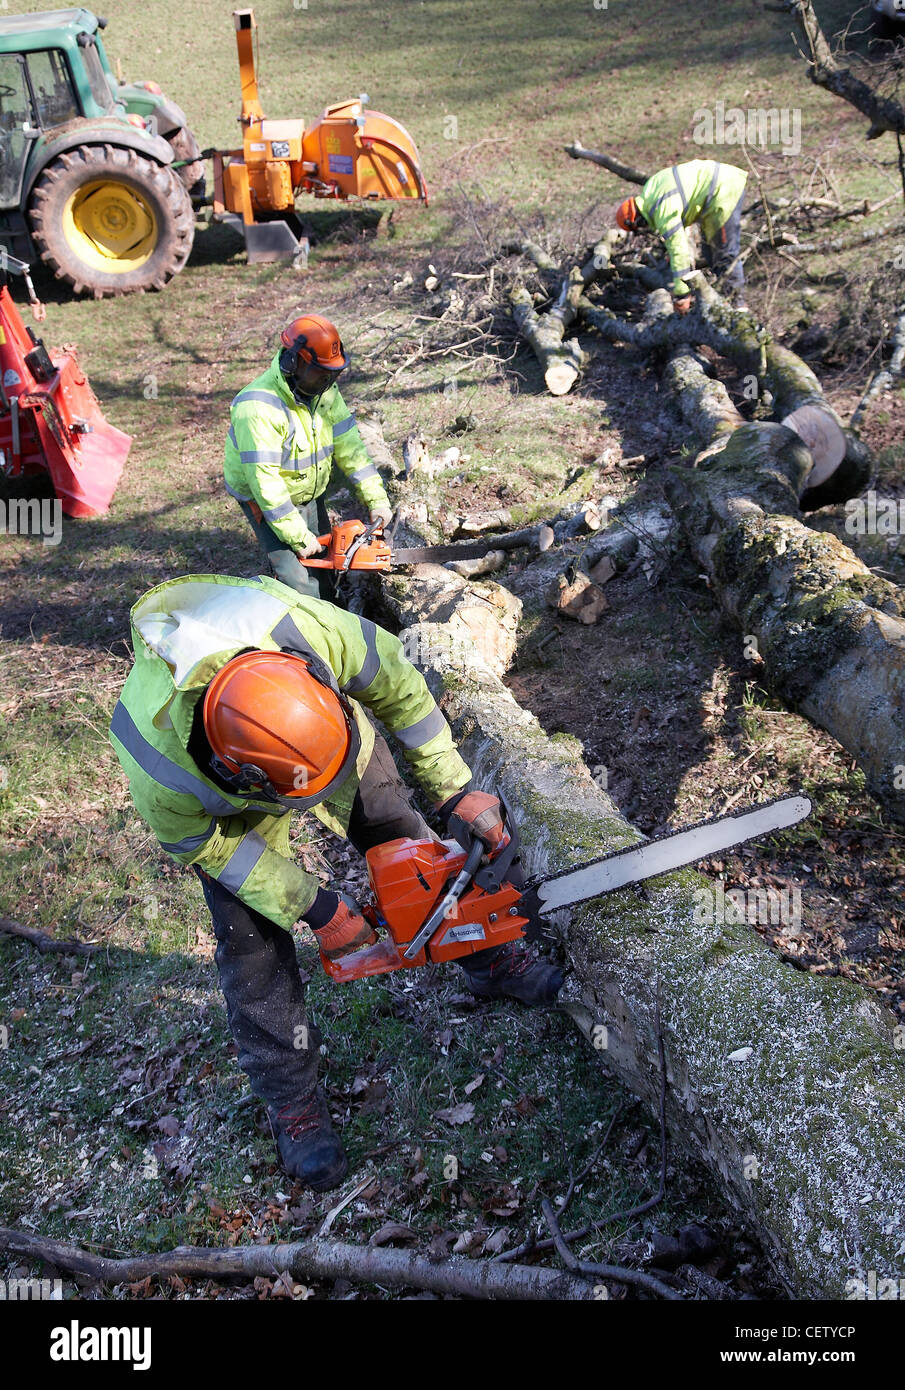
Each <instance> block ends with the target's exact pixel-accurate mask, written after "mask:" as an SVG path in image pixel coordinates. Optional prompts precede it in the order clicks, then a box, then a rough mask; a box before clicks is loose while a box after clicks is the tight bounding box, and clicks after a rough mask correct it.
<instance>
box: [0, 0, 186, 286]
mask: <svg viewBox="0 0 905 1390" xmlns="http://www.w3.org/2000/svg"><path fill="white" fill-rule="evenodd" d="M105 24H106V21H105V20H103V19H98V18H97V16H96V15H93V14H92V13H91V12H90V11H89V10H84V9H71V10H53V11H50V12H48V13H45V14H23V15H15V16H11V17H9V18H5V19H3V18H0V261H2V257H3V253H4V250H6V251H8V252H9V253H11V254H12V255H14V256H17V257H19V258H20V259H21V260H25V261H31V262H34V261H35V260H38V259H40V260H42V261H44V262H45V263H46V264H47V265H48V266H50V267H51V269H52V270H53V271H54V272H55V274H56V275H57V277H58V278H59V279H62V280H67V281H68V282H69V283H70V284H71V285H72V286H73V288H74V289H75V290H76V291H77V292H80V291H86V292H88V293H90V294H93V295H94V296H95V298H97V299H100V298H102V297H103V296H104V295H117V294H128V293H130V292H131V291H135V290H150V289H162V288H163V286H164V285H165V284H166V283H167V281H168V280H170V279H171V278H172V277H173V276H174V275H175V274H176V272H177V271H179V270H181V269H182V267H183V266H184V265H185V263H186V261H187V260H188V257H189V252H190V251H191V249H192V240H193V237H194V233H195V214H194V207H193V204H194V205H196V206H197V205H200V204H201V203H202V202H203V201H204V164H203V161H202V160H201V151H200V149H199V147H198V143H197V141H196V139H195V137H194V135H193V134H192V132H191V131H190V130H189V128H188V125H187V123H186V118H185V115H184V113H183V112H182V111H181V110H180V108H179V107H178V106H177V105H176V104H175V103H174V102H172V101H170V100H169V99H168V98H167V97H166V96H164V95H163V93H162V92H161V90H160V88H159V87H158V86H157V84H156V83H154V82H136V83H131V84H130V83H123V82H119V81H117V78H116V77H115V75H114V73H113V70H112V68H111V67H110V64H109V62H108V60H107V55H106V53H105V51H104V45H103V42H102V40H101V35H100V30H101V29H103V28H104V27H105Z"/></svg>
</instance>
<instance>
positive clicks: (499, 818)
mask: <svg viewBox="0 0 905 1390" xmlns="http://www.w3.org/2000/svg"><path fill="white" fill-rule="evenodd" d="M437 810H438V812H439V814H440V819H441V820H442V821H443V824H444V825H445V826H446V828H447V829H448V830H449V832H450V834H451V835H453V836H455V834H456V830H457V829H458V828H459V827H467V828H468V830H469V831H470V832H471V834H472V835H473V836H475V837H476V838H477V839H479V840H483V842H484V844H485V845H486V846H487V848H488V849H496V848H497V847H498V846H499V845H500V844H502V841H503V814H502V811H501V810H500V803H499V799H498V798H497V797H495V796H490V795H489V794H488V793H487V792H457V793H456V795H455V796H451V797H449V798H448V799H447V800H446V801H444V802H442V803H441V804H440V805H439V806H438V807H437Z"/></svg>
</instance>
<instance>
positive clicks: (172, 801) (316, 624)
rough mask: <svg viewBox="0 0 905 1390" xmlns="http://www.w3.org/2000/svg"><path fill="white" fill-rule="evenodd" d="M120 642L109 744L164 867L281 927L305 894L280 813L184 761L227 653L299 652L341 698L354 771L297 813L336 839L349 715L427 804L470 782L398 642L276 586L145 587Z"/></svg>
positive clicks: (198, 580) (207, 577)
mask: <svg viewBox="0 0 905 1390" xmlns="http://www.w3.org/2000/svg"><path fill="white" fill-rule="evenodd" d="M132 646H133V650H134V653H135V664H134V666H133V667H132V670H131V672H130V674H129V677H128V679H127V681H126V684H125V686H124V687H123V692H122V695H121V696H120V699H119V703H118V704H117V706H116V708H115V710H114V712H113V720H112V722H111V725H110V739H111V742H112V744H113V747H114V749H115V750H116V754H117V757H118V758H119V760H120V762H121V763H122V765H123V768H124V769H125V772H126V775H127V777H128V779H129V786H130V790H131V793H132V800H133V801H134V803H135V807H136V809H137V811H138V813H139V815H140V816H142V818H143V819H144V820H145V821H147V823H148V825H149V826H150V827H151V829H152V830H153V832H154V834H155V835H156V836H157V838H158V840H159V841H160V843H161V845H162V847H163V848H164V849H165V850H166V851H167V853H168V854H170V855H172V857H173V858H174V859H176V860H177V862H179V863H180V864H197V865H198V866H199V867H200V868H201V869H203V870H205V871H206V872H207V873H209V874H210V875H211V876H212V877H213V878H216V879H217V880H218V882H220V883H222V884H223V886H224V887H225V888H228V889H229V891H230V892H232V893H235V894H236V896H237V897H239V898H240V899H241V900H242V902H244V903H245V904H246V905H247V906H248V907H250V908H253V909H255V910H256V911H258V912H261V913H263V915H264V916H265V917H269V918H270V920H271V921H273V922H276V923H278V925H279V926H281V927H286V928H289V927H291V926H292V924H293V923H294V922H296V921H298V919H299V918H300V917H303V916H304V914H305V912H306V910H307V909H308V908H309V907H310V906H311V904H312V902H313V901H314V898H315V895H316V893H317V889H318V887H319V884H318V880H317V878H316V877H315V876H314V875H313V874H309V873H307V872H306V871H305V870H304V869H303V868H301V866H300V865H299V864H297V863H296V861H295V859H294V858H293V855H292V852H291V850H290V847H289V819H290V818H289V814H288V812H287V811H285V810H284V809H283V807H282V806H278V805H274V803H273V802H268V801H266V800H263V799H262V800H255V799H254V798H248V797H241V796H237V795H233V794H231V793H230V792H228V791H225V790H223V789H222V788H221V787H220V786H219V785H218V784H217V783H216V782H214V781H213V780H212V779H211V778H210V777H209V776H207V775H206V774H205V773H204V772H203V771H202V770H201V768H200V767H199V766H198V764H197V763H196V762H195V760H194V759H193V758H192V757H191V755H190V753H189V751H188V745H189V741H190V737H191V734H192V725H193V720H194V717H195V710H196V706H197V704H198V701H199V699H200V698H201V697H202V695H203V693H204V690H205V688H206V687H207V685H208V684H209V682H210V681H211V679H212V678H213V676H214V675H215V674H216V672H217V671H218V670H220V668H221V667H222V666H225V664H226V662H227V661H229V660H230V659H231V658H232V657H234V656H235V655H237V653H238V652H240V651H242V650H244V649H246V648H249V647H252V648H260V649H263V650H265V651H278V650H282V651H292V652H296V653H298V654H301V655H304V656H308V657H310V656H311V654H312V652H313V653H314V655H315V657H317V658H319V659H320V661H321V662H322V664H323V666H324V667H325V673H326V675H327V677H328V678H330V677H331V673H332V678H333V679H335V681H336V685H337V688H338V689H339V690H342V691H343V692H344V693H345V695H346V696H347V697H349V699H350V701H351V704H352V708H353V712H354V715H355V721H356V726H357V729H358V734H359V737H360V740H361V746H360V749H359V751H358V754H357V757H356V759H355V765H354V768H353V769H352V771H351V772H350V774H349V776H348V777H347V779H346V780H345V781H344V782H343V783H342V785H341V786H339V787H338V788H337V789H336V790H335V791H334V792H333V793H332V794H331V795H330V796H329V799H328V800H326V801H321V802H319V803H317V804H313V805H310V804H309V805H307V807H306V808H307V809H311V810H312V811H313V812H314V814H315V815H316V816H317V817H318V819H319V820H320V821H322V822H323V824H324V825H326V826H328V827H329V829H331V830H334V831H335V832H336V833H337V834H340V835H344V834H345V833H346V831H347V829H348V825H349V816H350V813H351V809H352V802H353V800H354V798H355V792H356V790H357V788H358V784H359V780H360V778H361V775H362V774H363V772H364V769H365V767H366V766H367V764H368V760H369V759H370V756H371V752H372V750H373V747H374V730H373V728H372V726H371V723H370V721H369V719H368V717H367V715H366V714H365V711H364V709H363V708H362V706H367V708H368V709H371V710H373V712H374V714H375V715H376V716H377V717H378V719H380V720H381V722H382V723H383V724H384V726H385V727H386V728H387V729H388V730H389V731H390V732H391V733H392V734H393V735H394V736H395V738H396V739H397V740H398V741H399V743H400V744H401V745H402V748H403V752H404V755H405V758H406V760H407V762H408V763H409V765H410V766H411V768H412V771H413V773H414V775H415V777H416V778H417V780H418V782H419V784H420V785H421V787H422V788H423V789H424V791H425V792H426V793H427V795H428V796H429V797H430V799H431V800H432V801H435V802H440V801H444V800H446V799H447V797H450V796H453V795H454V794H455V793H456V792H457V791H460V790H461V789H462V787H464V786H465V785H466V783H467V782H468V781H469V780H470V777H471V773H470V771H469V769H468V767H467V765H466V764H465V763H464V762H463V760H462V758H461V757H460V756H459V754H458V752H457V751H456V749H455V746H454V744H453V739H452V733H451V731H450V728H449V725H448V724H447V722H446V720H445V719H444V717H443V714H442V713H441V711H440V710H439V709H438V707H437V705H436V704H435V702H434V698H433V696H432V695H431V693H430V691H429V690H428V688H427V685H426V684H425V681H424V677H423V676H422V675H421V673H420V671H418V670H417V669H416V668H415V667H414V666H413V665H412V664H411V663H410V662H409V661H407V660H406V659H405V657H404V656H403V653H402V644H401V642H400V641H399V640H398V638H396V637H394V636H393V635H392V634H391V633H389V632H386V631H385V630H384V629H383V628H380V627H377V626H376V625H375V624H374V623H372V622H370V621H369V620H368V619H367V618H358V617H356V616H355V615H354V614H352V613H347V612H345V611H344V610H343V609H341V608H337V607H335V605H333V604H331V603H325V602H323V601H322V600H320V599H315V598H305V597H303V596H302V595H300V594H297V593H296V592H295V591H294V590H293V589H289V588H287V587H286V585H284V584H280V583H279V581H278V580H276V579H270V578H265V577H263V576H262V577H259V578H256V579H240V578H233V577H231V576H227V575H211V574H192V575H187V576H185V577H184V578H180V579H172V580H169V581H167V583H165V584H159V585H158V586H157V587H156V588H154V589H151V590H150V591H149V592H148V593H147V594H145V595H144V597H143V598H141V599H139V601H138V602H137V603H136V604H135V606H134V608H133V609H132ZM193 746H194V745H193ZM303 804H304V803H303Z"/></svg>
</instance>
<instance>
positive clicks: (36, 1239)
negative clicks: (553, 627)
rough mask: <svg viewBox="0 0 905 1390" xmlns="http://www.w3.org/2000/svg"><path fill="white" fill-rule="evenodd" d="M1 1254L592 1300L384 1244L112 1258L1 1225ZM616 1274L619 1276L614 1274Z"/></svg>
mask: <svg viewBox="0 0 905 1390" xmlns="http://www.w3.org/2000/svg"><path fill="white" fill-rule="evenodd" d="M0 1250H8V1251H10V1252H11V1253H12V1254H15V1255H20V1256H22V1257H23V1258H24V1259H27V1260H42V1261H44V1262H46V1263H48V1264H52V1265H55V1266H56V1267H57V1269H62V1270H67V1271H69V1272H70V1273H72V1274H82V1275H86V1276H87V1277H89V1278H91V1279H97V1280H100V1281H101V1282H103V1283H105V1284H123V1283H134V1282H136V1281H138V1280H141V1279H146V1278H148V1276H149V1275H150V1277H151V1278H153V1279H163V1278H166V1277H167V1275H169V1274H178V1275H179V1276H180V1278H183V1279H224V1278H235V1277H237V1276H238V1277H240V1278H243V1279H251V1278H254V1277H255V1276H256V1275H262V1276H264V1277H265V1278H274V1277H276V1276H277V1275H279V1274H281V1273H282V1272H283V1270H286V1271H287V1272H288V1273H289V1274H291V1275H292V1276H293V1277H296V1278H299V1277H304V1278H309V1279H340V1278H343V1279H352V1280H354V1281H356V1282H358V1283H368V1284H371V1283H374V1284H387V1285H389V1286H390V1287H392V1288H405V1287H409V1288H419V1289H430V1290H431V1291H432V1292H434V1293H443V1294H458V1295H460V1296H462V1297H465V1298H501V1299H519V1300H523V1299H529V1300H532V1301H539V1300H545V1299H570V1300H575V1299H588V1298H591V1297H592V1290H591V1288H590V1286H589V1284H588V1282H587V1281H586V1280H585V1279H582V1278H576V1277H574V1276H573V1275H570V1274H563V1273H562V1272H561V1271H559V1270H553V1269H543V1268H540V1267H534V1266H526V1265H499V1264H496V1263H495V1262H492V1261H489V1260H487V1261H484V1260H468V1259H464V1258H456V1257H455V1256H451V1257H450V1258H449V1259H446V1260H436V1261H434V1260H428V1259H426V1258H425V1257H424V1256H422V1255H418V1254H415V1253H413V1252H412V1251H410V1250H392V1249H389V1248H387V1247H385V1246H378V1247H376V1248H370V1247H368V1248H365V1249H361V1248H360V1247H359V1246H356V1245H349V1244H346V1243H344V1242H342V1241H328V1240H304V1241H297V1242H294V1243H292V1244H276V1245H242V1246H238V1245H237V1246H234V1247H232V1248H231V1249H223V1250H218V1249H211V1248H209V1247H206V1246H179V1247H177V1248H176V1249H174V1250H168V1251H162V1252H161V1253H160V1254H156V1255H132V1256H128V1257H127V1258H125V1259H112V1258H110V1257H109V1256H107V1255H93V1254H91V1253H90V1252H89V1251H87V1250H82V1249H81V1248H80V1247H79V1246H76V1245H65V1244H63V1242H62V1241H58V1240H49V1239H47V1238H45V1237H44V1236H35V1235H31V1234H29V1233H27V1232H25V1231H17V1230H14V1229H13V1228H11V1227H9V1226H2V1227H0ZM614 1277H615V1276H614Z"/></svg>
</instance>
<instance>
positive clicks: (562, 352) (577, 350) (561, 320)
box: [509, 269, 584, 396]
mask: <svg viewBox="0 0 905 1390" xmlns="http://www.w3.org/2000/svg"><path fill="white" fill-rule="evenodd" d="M583 289H584V280H583V279H582V277H581V271H580V270H578V269H576V270H575V271H574V272H573V275H572V276H571V277H570V283H569V286H568V289H567V292H566V295H565V297H564V299H563V303H562V305H561V306H559V307H558V309H557V312H555V313H548V314H544V315H543V316H541V315H539V314H538V313H537V310H536V309H535V307H534V302H533V300H532V298H531V295H530V294H529V293H528V291H527V290H526V289H525V287H524V285H515V286H513V288H512V289H511V290H510V291H509V303H510V304H511V306H512V317H513V319H514V320H515V325H516V327H517V328H518V331H519V332H520V333H521V335H522V337H523V338H526V339H527V341H528V343H529V344H530V345H531V348H532V350H533V352H534V355H535V357H536V358H537V360H538V362H539V363H540V365H541V367H542V368H543V371H544V382H545V384H546V387H547V390H548V391H549V392H550V394H551V395H552V396H564V395H566V393H567V392H568V391H570V390H571V389H572V387H573V386H574V385H575V382H576V381H577V380H578V377H579V374H580V372H581V368H582V366H583V364H584V354H583V352H582V350H581V347H580V345H579V343H578V341H577V339H575V338H573V339H571V340H570V341H569V342H567V343H566V342H563V336H564V334H565V331H566V328H567V327H568V326H569V324H570V323H571V322H572V320H573V319H574V317H575V314H576V312H577V303H578V297H579V295H580V294H581V292H582V290H583Z"/></svg>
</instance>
